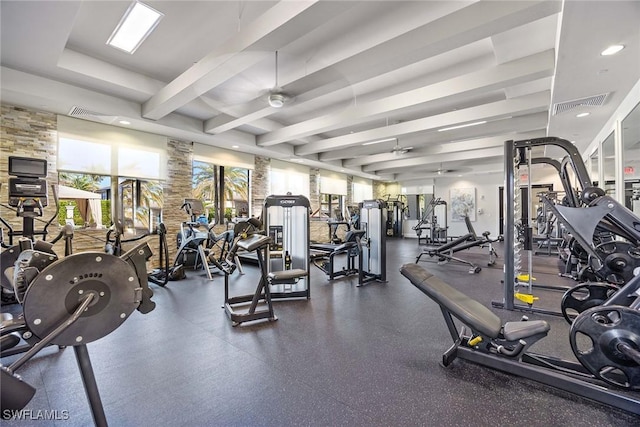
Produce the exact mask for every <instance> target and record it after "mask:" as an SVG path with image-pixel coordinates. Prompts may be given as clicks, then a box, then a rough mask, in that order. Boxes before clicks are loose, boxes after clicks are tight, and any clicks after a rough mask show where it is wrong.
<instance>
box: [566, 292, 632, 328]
mask: <svg viewBox="0 0 640 427" xmlns="http://www.w3.org/2000/svg"><path fill="white" fill-rule="evenodd" d="M618 289H619V288H618V287H617V286H613V285H610V284H608V283H600V282H598V283H583V284H581V285H577V286H574V287H573V288H571V289H569V290H568V291H567V292H565V294H564V295H563V296H562V302H561V303H560V310H561V311H562V315H563V316H564V318H565V320H566V321H567V322H569V324H572V323H573V321H574V319H575V318H576V316H578V315H579V314H580V313H582V312H583V311H585V310H588V309H590V308H592V307H597V306H599V305H602V303H603V302H605V301H606V300H608V299H609V297H611V296H612V295H613V294H615V293H616V292H617V291H618Z"/></svg>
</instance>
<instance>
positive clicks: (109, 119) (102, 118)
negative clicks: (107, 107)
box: [69, 107, 116, 124]
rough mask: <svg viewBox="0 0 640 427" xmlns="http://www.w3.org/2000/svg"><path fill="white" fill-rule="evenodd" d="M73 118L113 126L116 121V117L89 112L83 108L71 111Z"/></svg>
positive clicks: (74, 108) (75, 108)
mask: <svg viewBox="0 0 640 427" xmlns="http://www.w3.org/2000/svg"><path fill="white" fill-rule="evenodd" d="M69 115H70V116H71V117H78V118H80V119H86V120H94V121H96V122H101V123H107V124H111V123H113V121H114V120H115V119H116V116H109V115H106V114H102V113H96V112H95V111H91V110H87V109H86V108H82V107H73V108H71V111H69Z"/></svg>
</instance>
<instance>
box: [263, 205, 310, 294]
mask: <svg viewBox="0 0 640 427" xmlns="http://www.w3.org/2000/svg"><path fill="white" fill-rule="evenodd" d="M310 206H311V204H310V203H309V199H307V198H306V197H304V196H298V195H290V194H287V195H284V196H275V195H271V196H268V197H267V198H266V199H265V202H264V209H263V213H262V218H263V221H264V227H265V230H266V232H267V235H268V236H269V237H270V238H271V243H270V244H269V247H268V248H267V252H266V266H267V274H269V273H276V272H280V273H277V274H276V276H277V279H276V278H275V277H272V278H271V279H270V280H269V281H268V282H269V286H270V287H271V289H270V291H271V297H272V298H307V299H309V298H310V297H311V289H310V286H309V284H310V283H309V279H310V274H309V263H310V259H311V258H310V237H309V234H310V232H309V213H310Z"/></svg>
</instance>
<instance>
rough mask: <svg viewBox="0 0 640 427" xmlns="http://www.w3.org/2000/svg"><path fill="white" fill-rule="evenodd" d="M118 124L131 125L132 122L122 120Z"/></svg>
mask: <svg viewBox="0 0 640 427" xmlns="http://www.w3.org/2000/svg"><path fill="white" fill-rule="evenodd" d="M118 123H120V124H121V125H130V124H131V122H130V121H128V120H120V121H119V122H118Z"/></svg>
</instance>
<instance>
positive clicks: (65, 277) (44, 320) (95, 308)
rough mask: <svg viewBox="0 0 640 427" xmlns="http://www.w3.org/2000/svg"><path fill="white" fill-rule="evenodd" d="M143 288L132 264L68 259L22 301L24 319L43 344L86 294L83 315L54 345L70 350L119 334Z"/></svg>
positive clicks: (103, 257)
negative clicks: (87, 305) (116, 332)
mask: <svg viewBox="0 0 640 427" xmlns="http://www.w3.org/2000/svg"><path fill="white" fill-rule="evenodd" d="M139 286H140V285H139V282H138V278H137V277H136V275H135V272H134V271H133V269H132V268H131V267H130V266H129V264H128V263H127V262H125V261H123V260H122V259H120V258H119V257H116V256H113V255H108V254H104V253H100V252H84V253H79V254H74V255H69V256H68V257H65V258H63V259H61V260H59V261H56V262H55V263H53V264H51V265H50V266H49V267H47V268H46V269H44V270H43V271H42V272H41V273H40V274H39V275H38V276H37V277H36V278H35V279H34V280H33V282H32V283H31V285H30V286H29V288H28V289H27V292H26V294H25V297H24V304H23V308H24V318H25V321H26V323H27V326H28V327H29V329H30V330H31V332H33V333H34V334H35V335H36V336H38V337H40V338H44V337H45V336H46V335H47V334H48V333H49V332H51V331H52V330H54V329H55V328H56V327H57V326H58V325H60V324H61V323H62V322H64V321H65V320H67V319H69V317H70V316H71V314H72V313H73V312H74V310H75V309H76V308H77V307H78V306H79V305H80V304H81V302H82V300H83V298H85V297H86V296H87V295H88V294H92V295H93V296H94V300H93V301H92V302H91V304H90V305H89V307H88V308H87V309H86V310H85V312H84V313H83V314H82V315H81V316H80V318H78V320H76V322H74V323H73V324H71V325H70V326H69V327H68V328H67V329H66V330H65V331H63V332H62V333H61V334H60V335H58V337H56V338H55V339H54V340H53V341H52V344H55V345H59V346H72V345H78V344H86V343H89V342H92V341H95V340H98V339H100V338H102V337H104V336H106V335H108V334H110V333H111V332H113V331H114V330H115V329H117V328H118V327H119V326H120V325H121V324H122V323H123V322H124V321H125V320H126V319H127V318H128V317H129V315H130V314H131V313H132V312H133V310H135V309H136V307H137V306H138V304H139V302H138V301H137V298H136V288H138V287H139Z"/></svg>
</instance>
